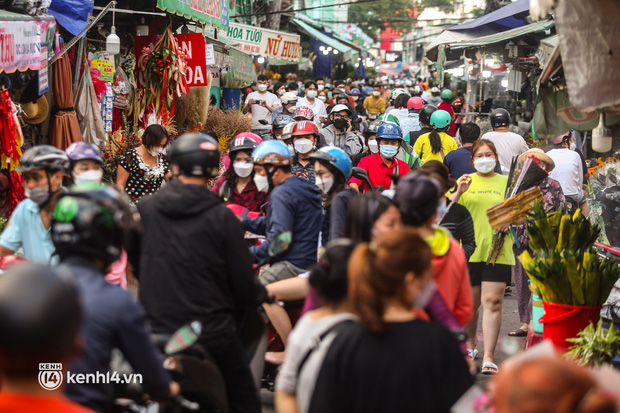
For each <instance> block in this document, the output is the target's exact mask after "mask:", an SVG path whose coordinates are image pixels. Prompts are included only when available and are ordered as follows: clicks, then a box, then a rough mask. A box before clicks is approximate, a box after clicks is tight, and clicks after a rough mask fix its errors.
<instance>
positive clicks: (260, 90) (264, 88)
mask: <svg viewBox="0 0 620 413" xmlns="http://www.w3.org/2000/svg"><path fill="white" fill-rule="evenodd" d="M257 89H258V91H259V92H264V91H266V90H267V85H258V87H257Z"/></svg>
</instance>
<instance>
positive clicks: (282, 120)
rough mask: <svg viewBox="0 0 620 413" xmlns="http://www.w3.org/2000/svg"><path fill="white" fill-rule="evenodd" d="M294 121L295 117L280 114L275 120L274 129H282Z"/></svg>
mask: <svg viewBox="0 0 620 413" xmlns="http://www.w3.org/2000/svg"><path fill="white" fill-rule="evenodd" d="M291 122H293V118H291V117H290V116H288V115H279V116H276V118H275V119H274V120H273V129H280V128H283V127H285V126H286V125H288V124H289V123H291Z"/></svg>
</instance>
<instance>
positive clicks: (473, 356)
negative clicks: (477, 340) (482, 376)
mask: <svg viewBox="0 0 620 413" xmlns="http://www.w3.org/2000/svg"><path fill="white" fill-rule="evenodd" d="M477 355H478V350H476V349H475V348H474V349H471V348H468V349H467V356H468V357H469V358H470V359H472V360H475V359H476V356H477Z"/></svg>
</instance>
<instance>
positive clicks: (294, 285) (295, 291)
mask: <svg viewBox="0 0 620 413" xmlns="http://www.w3.org/2000/svg"><path fill="white" fill-rule="evenodd" d="M265 288H267V292H268V293H269V295H270V296H272V297H273V298H275V299H276V300H277V301H296V300H302V299H304V298H305V297H306V295H308V291H309V289H310V283H309V282H308V279H307V278H302V277H293V278H287V279H286V280H282V281H276V282H274V283H271V284H268V285H266V286H265Z"/></svg>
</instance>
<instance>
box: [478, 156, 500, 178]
mask: <svg viewBox="0 0 620 413" xmlns="http://www.w3.org/2000/svg"><path fill="white" fill-rule="evenodd" d="M495 163H496V162H495V159H493V158H478V159H476V160H475V161H474V168H476V171H478V172H480V173H481V174H488V173H489V172H491V171H492V170H493V169H495Z"/></svg>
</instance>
